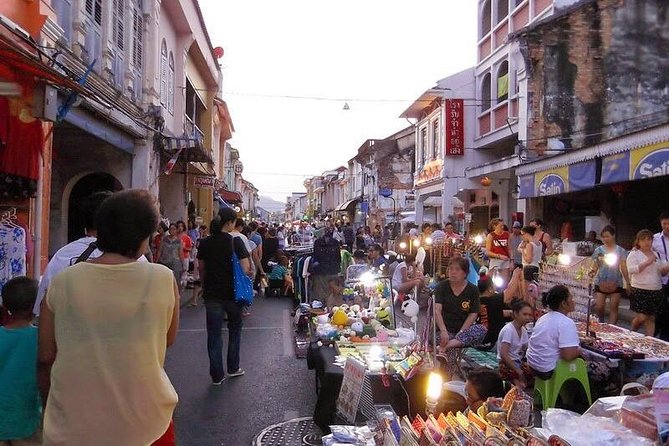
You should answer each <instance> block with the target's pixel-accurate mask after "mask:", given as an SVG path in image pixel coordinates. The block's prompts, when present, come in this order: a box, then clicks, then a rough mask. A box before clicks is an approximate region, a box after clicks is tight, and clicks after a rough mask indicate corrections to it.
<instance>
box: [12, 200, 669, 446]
mask: <svg viewBox="0 0 669 446" xmlns="http://www.w3.org/2000/svg"><path fill="white" fill-rule="evenodd" d="M82 210H83V214H84V220H85V224H86V236H85V237H83V238H81V239H79V240H76V241H74V242H72V243H70V244H68V245H66V246H64V247H63V248H61V249H60V250H59V251H58V252H57V253H56V254H55V255H54V257H53V258H52V259H51V261H50V262H49V265H48V267H47V269H46V271H45V274H44V276H43V278H42V280H41V282H39V283H38V282H36V281H35V280H33V279H30V278H27V277H16V278H14V279H12V280H10V281H9V282H8V283H7V284H6V285H5V286H4V288H3V289H2V307H1V308H0V316H1V321H0V325H1V326H0V358H2V364H1V365H0V444H2V445H38V444H45V445H61V444H62V445H71V444H97V445H104V444H155V445H171V444H174V427H173V422H172V415H173V411H174V408H175V406H176V404H177V401H178V397H177V394H176V392H175V390H174V388H173V386H172V384H171V383H170V380H169V378H168V377H167V375H166V373H165V371H164V369H163V365H164V361H165V354H166V350H167V348H168V347H169V346H170V345H171V344H172V343H174V341H175V338H176V333H177V327H178V323H179V307H180V299H181V293H182V291H183V289H184V288H185V287H192V288H193V297H192V300H191V302H190V305H194V306H197V305H198V304H199V301H200V299H202V300H203V302H204V305H205V307H206V326H207V350H208V355H209V361H210V376H211V381H212V384H213V385H219V384H221V383H222V382H223V380H225V379H227V378H236V377H241V376H243V375H244V370H243V369H242V368H241V364H240V356H241V353H240V340H241V328H242V324H243V322H242V321H243V317H244V315H247V314H249V308H247V307H245V306H243V305H241V304H239V303H237V302H236V300H235V299H234V294H235V291H234V282H235V280H237V279H236V278H235V276H234V272H233V265H234V264H235V263H234V262H238V264H239V267H240V268H241V271H243V273H244V274H246V275H247V276H248V277H249V278H250V279H251V280H253V282H254V284H255V288H256V289H257V292H260V293H263V292H267V291H269V290H276V291H277V292H278V293H279V294H282V295H294V293H295V284H294V283H293V275H292V271H291V269H292V267H293V266H294V265H293V258H292V257H291V254H290V249H289V248H290V247H296V246H298V247H299V246H304V245H313V251H314V258H313V259H312V271H314V272H315V274H314V277H313V280H312V284H313V287H314V290H315V294H314V295H315V296H317V297H319V298H321V299H323V300H324V301H325V303H326V304H327V306H329V307H332V306H336V305H338V304H340V303H341V302H342V301H343V275H345V273H346V271H348V270H349V269H350V267H351V266H356V265H357V266H364V267H367V268H377V269H378V270H380V271H381V272H383V274H385V275H387V276H388V277H390V278H391V281H392V286H393V289H394V290H396V291H397V295H398V299H399V300H400V301H401V300H402V299H406V298H409V297H411V295H416V296H414V297H416V298H418V297H419V295H422V294H424V293H428V292H433V293H434V295H435V302H436V324H437V327H438V332H439V339H438V345H439V347H438V350H439V351H438V353H439V357H440V358H441V359H442V360H443V363H444V366H445V367H452V366H453V364H454V361H456V360H457V356H456V355H454V352H455V351H457V350H458V349H460V348H461V347H467V346H477V347H481V346H488V348H490V349H494V350H495V351H496V352H497V358H498V360H499V372H486V373H474V374H471V376H469V377H468V379H467V382H466V383H465V387H464V391H463V396H464V397H465V399H466V402H467V404H468V405H469V407H470V408H473V409H475V408H476V405H477V404H478V405H480V404H481V403H482V401H485V399H486V398H487V397H489V396H499V395H493V394H496V393H500V392H501V390H500V389H503V386H502V385H501V383H502V380H506V381H509V382H513V383H514V384H515V385H517V386H518V387H519V388H524V387H526V386H528V385H531V381H532V379H534V378H536V377H538V378H541V379H548V378H549V377H550V376H551V375H552V374H553V373H554V370H555V367H556V364H557V363H558V361H559V360H560V359H562V360H566V361H569V360H573V359H576V358H578V357H580V356H581V354H582V351H581V349H580V341H579V336H578V333H577V328H576V325H575V323H574V321H573V320H572V319H570V317H569V316H568V315H569V314H570V313H571V312H573V311H574V299H573V296H572V294H571V292H570V289H569V288H568V287H567V286H564V285H556V286H554V287H552V288H551V289H549V290H541V291H544V292H543V293H540V290H539V288H538V286H537V279H538V276H539V274H540V273H541V272H540V266H541V262H542V261H543V259H545V258H546V256H549V255H550V254H551V253H552V250H553V249H554V243H553V239H552V238H551V236H550V235H549V234H548V233H547V232H545V230H544V224H543V222H542V221H541V220H540V219H534V220H532V221H531V222H530V224H529V225H527V226H523V225H522V224H520V223H519V222H514V223H513V224H512V225H511V228H510V230H509V228H507V226H506V225H505V222H504V221H502V220H500V219H493V220H492V221H491V222H490V225H489V231H488V234H487V236H486V238H485V242H484V244H485V256H486V257H487V258H488V259H489V260H488V265H487V267H486V268H482V269H480V271H478V272H475V271H473V270H472V268H474V265H473V264H472V261H471V259H468V258H466V257H459V256H455V257H453V258H451V259H450V261H449V264H448V268H447V272H446V274H445V277H444V278H443V280H441V281H436V282H435V281H434V280H430V278H429V277H426V275H425V273H426V272H428V270H429V269H430V267H433V265H429V263H428V262H429V261H430V257H429V256H427V257H421V256H420V255H417V252H414V251H413V250H412V249H411V248H409V249H408V250H407V249H406V248H407V241H408V242H409V243H412V242H413V240H419V243H417V245H421V244H422V245H423V246H426V247H428V249H429V247H430V246H437V245H439V244H440V243H443V242H444V241H446V240H448V239H451V240H453V241H454V242H455V241H457V240H462V239H464V238H465V236H463V235H461V234H458V233H457V232H456V231H455V230H454V228H453V225H452V223H450V222H446V223H445V224H444V225H443V226H442V225H439V224H435V225H424V226H423V227H422V228H421V230H420V232H419V230H418V228H412V229H410V230H409V231H407V233H406V234H397V233H396V231H394V230H393V229H394V228H393V227H391V226H387V227H385V228H381V227H380V226H376V227H374V228H370V227H361V228H358V229H357V230H354V229H353V227H352V226H351V225H350V223H347V224H344V225H339V224H338V223H337V224H333V222H331V221H327V222H324V223H323V224H322V225H317V226H316V227H312V226H311V225H307V224H300V225H297V226H294V227H293V229H292V230H290V231H287V230H285V227H283V226H278V225H267V224H258V223H256V222H251V223H249V224H247V223H246V222H245V221H244V220H242V219H240V218H238V217H237V215H236V213H235V212H234V211H233V210H232V209H229V208H223V209H221V211H220V212H219V213H218V215H217V216H216V217H215V218H214V219H213V220H212V221H211V222H208V223H209V224H208V225H205V224H203V222H201V221H196V220H193V221H190V222H189V223H188V224H186V223H184V222H181V221H178V222H175V223H169V222H165V221H162V220H161V219H160V217H159V214H158V210H157V205H156V200H155V197H153V196H151V195H150V194H149V193H148V192H146V191H142V190H128V191H122V192H117V193H114V194H111V193H96V194H93V195H92V196H91V197H89V198H88V199H87V200H86V202H85V203H84V206H83V209H82ZM659 220H660V224H661V228H662V230H661V231H660V232H658V233H655V234H653V233H652V232H651V231H649V230H641V231H639V232H638V234H637V236H636V238H635V240H634V244H633V245H634V247H633V249H632V250H630V251H627V250H625V249H624V248H622V247H621V246H619V245H618V244H617V242H616V238H615V237H616V230H615V228H614V227H612V226H606V227H604V228H603V229H602V231H601V232H600V234H594V235H593V234H590V235H589V237H590V238H591V239H593V240H592V241H593V242H594V243H596V244H597V247H596V248H595V249H594V252H593V253H592V259H593V260H594V265H595V266H594V267H593V269H592V271H590V275H591V277H592V279H593V284H594V296H595V307H594V310H595V313H596V314H597V315H599V317H600V318H601V319H603V318H604V317H605V311H604V309H605V304H606V303H607V301H608V303H609V308H610V310H609V318H610V322H611V323H613V324H615V323H617V322H618V305H619V304H620V299H621V297H623V296H626V297H628V298H629V299H630V308H631V310H632V311H634V313H635V317H634V320H633V321H632V327H631V328H632V329H633V330H643V332H644V333H645V334H646V335H649V336H653V335H659V336H662V337H667V336H669V332H668V331H667V327H665V326H664V324H663V323H656V321H658V322H664V321H665V320H666V319H669V318H667V317H664V316H661V315H663V314H666V313H667V312H668V310H667V300H668V294H667V293H668V292H669V286H668V281H667V275H668V274H669V254H668V248H667V247H668V246H669V214H667V213H664V214H662V215H661V216H660V219H659ZM597 236H599V237H600V238H598V237H597ZM403 243H404V244H403ZM402 246H403V248H402ZM391 248H392V249H391ZM426 264H427V267H426ZM473 274H474V275H475V277H476V280H472V275H473ZM500 278H501V282H498V281H497V279H500ZM37 315H38V316H39V319H38V326H36V325H35V322H36V319H35V316H37ZM226 320H227V324H228V340H227V344H228V348H227V355H226V358H225V361H224V358H223V339H222V334H221V327H222V325H223V323H224V322H225V321H226ZM115 414H118V416H116V415H115ZM123 414H133V416H132V417H128V416H125V415H123Z"/></svg>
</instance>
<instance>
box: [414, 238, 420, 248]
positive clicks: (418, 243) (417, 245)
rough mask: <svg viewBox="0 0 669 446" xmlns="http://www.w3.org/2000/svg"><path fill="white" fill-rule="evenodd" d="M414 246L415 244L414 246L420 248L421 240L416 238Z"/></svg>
mask: <svg viewBox="0 0 669 446" xmlns="http://www.w3.org/2000/svg"><path fill="white" fill-rule="evenodd" d="M413 246H414V248H418V247H419V246H420V240H418V239H414V241H413Z"/></svg>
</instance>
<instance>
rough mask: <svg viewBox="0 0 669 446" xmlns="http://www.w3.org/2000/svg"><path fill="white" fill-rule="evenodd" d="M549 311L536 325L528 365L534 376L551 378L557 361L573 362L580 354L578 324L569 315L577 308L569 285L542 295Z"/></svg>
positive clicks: (552, 289)
mask: <svg viewBox="0 0 669 446" xmlns="http://www.w3.org/2000/svg"><path fill="white" fill-rule="evenodd" d="M543 305H544V307H548V308H550V311H549V312H548V313H546V314H545V315H543V316H541V317H540V318H539V320H537V322H536V324H535V325H534V330H533V331H532V336H531V337H530V341H529V345H528V348H527V364H528V365H529V366H530V368H531V369H532V372H533V374H534V375H535V376H537V377H539V378H541V379H544V380H546V379H550V377H551V376H553V371H554V370H555V367H556V365H557V362H558V360H560V359H563V360H565V361H572V360H574V359H576V358H578V357H579V356H580V355H581V349H580V347H579V345H580V342H579V338H578V330H577V329H576V324H575V323H574V321H573V320H571V319H570V318H569V317H568V316H567V314H569V313H570V312H572V311H574V308H575V304H574V299H573V297H572V295H571V293H570V292H569V288H567V287H566V286H564V285H555V286H554V287H553V288H551V289H550V290H549V291H548V293H546V294H545V295H544V297H543Z"/></svg>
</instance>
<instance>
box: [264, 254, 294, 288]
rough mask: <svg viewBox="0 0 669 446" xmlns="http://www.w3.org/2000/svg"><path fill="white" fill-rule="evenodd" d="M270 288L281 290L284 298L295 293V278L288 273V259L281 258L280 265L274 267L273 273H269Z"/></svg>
mask: <svg viewBox="0 0 669 446" xmlns="http://www.w3.org/2000/svg"><path fill="white" fill-rule="evenodd" d="M269 283H270V288H281V294H282V295H283V296H286V295H288V293H289V292H290V293H292V292H293V278H292V277H290V272H289V271H288V257H286V256H281V257H279V263H277V264H276V265H274V267H273V268H272V272H271V273H269Z"/></svg>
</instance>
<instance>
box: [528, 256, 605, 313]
mask: <svg viewBox="0 0 669 446" xmlns="http://www.w3.org/2000/svg"><path fill="white" fill-rule="evenodd" d="M591 269H592V259H590V258H589V257H578V256H574V257H571V259H570V262H569V264H567V265H562V264H560V263H559V262H557V259H556V258H555V257H550V258H549V259H548V260H547V261H545V262H543V263H542V265H541V274H540V276H539V289H540V291H541V293H545V292H547V291H548V290H550V289H551V288H552V287H554V286H555V285H566V286H567V287H568V288H569V290H570V291H571V295H572V297H573V299H574V302H575V304H576V309H575V310H574V312H572V313H570V314H569V317H571V318H572V319H574V320H579V321H585V320H586V319H587V316H588V314H589V311H588V307H589V302H590V299H591V296H590V289H591V284H592V278H591V277H590V276H589V274H588V273H589V271H590V270H591Z"/></svg>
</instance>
